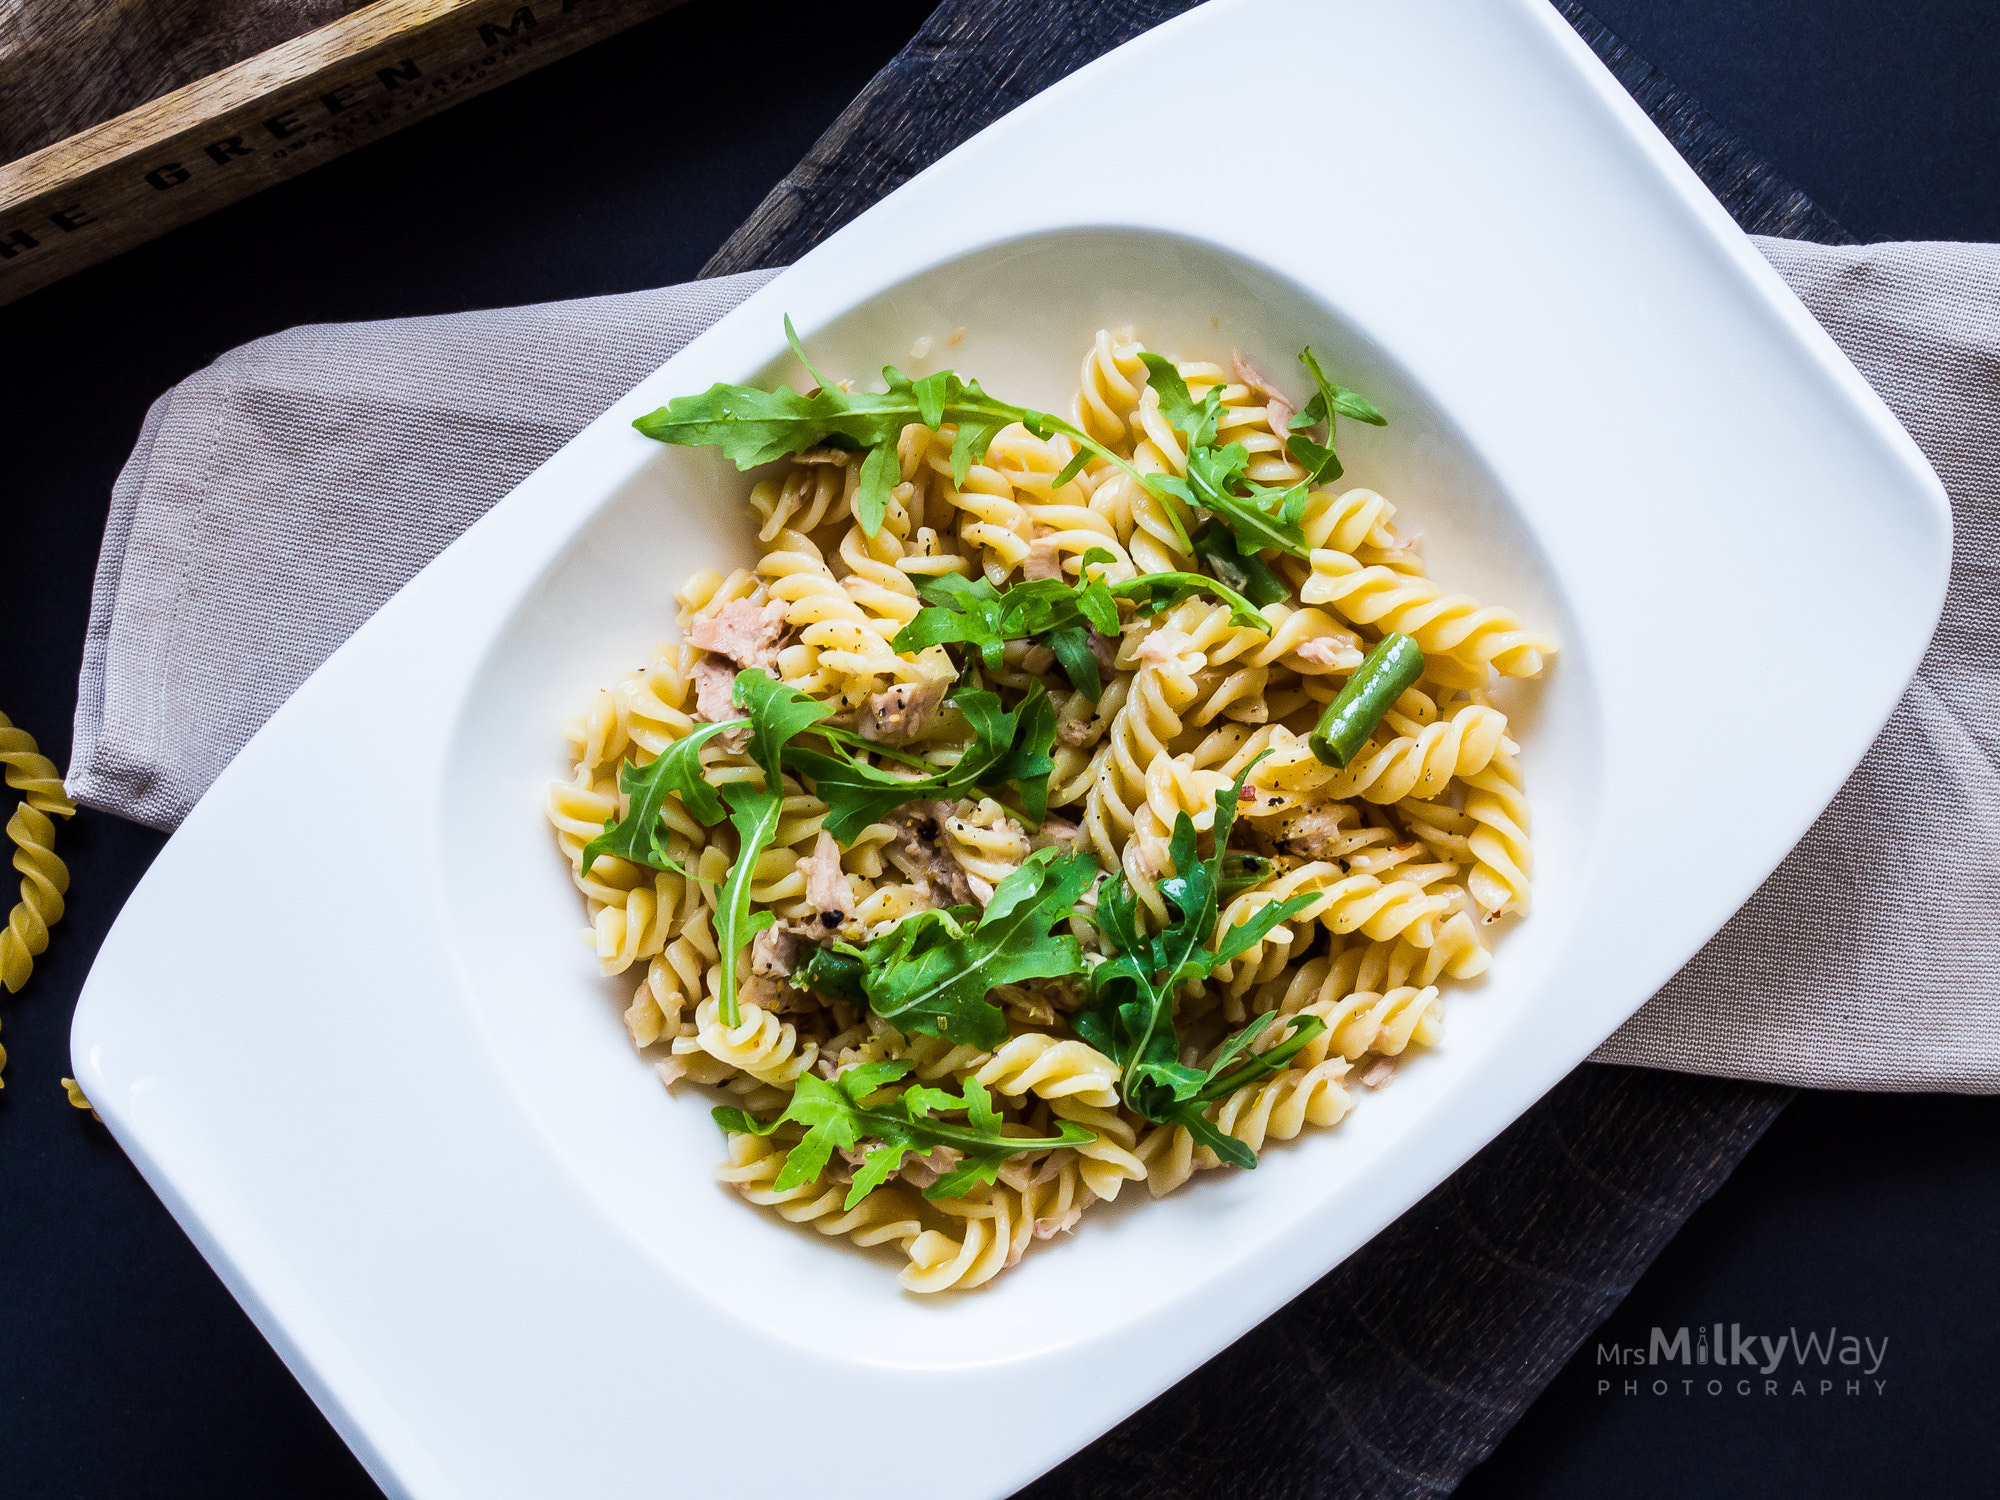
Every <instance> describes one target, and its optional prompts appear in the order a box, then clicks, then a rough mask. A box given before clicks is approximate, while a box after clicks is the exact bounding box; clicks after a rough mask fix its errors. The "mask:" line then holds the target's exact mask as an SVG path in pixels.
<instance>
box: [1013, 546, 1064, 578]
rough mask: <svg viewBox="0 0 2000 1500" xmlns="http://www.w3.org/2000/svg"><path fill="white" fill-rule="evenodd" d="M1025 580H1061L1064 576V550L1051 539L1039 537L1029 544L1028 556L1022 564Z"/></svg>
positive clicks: (1022, 574)
mask: <svg viewBox="0 0 2000 1500" xmlns="http://www.w3.org/2000/svg"><path fill="white" fill-rule="evenodd" d="M1021 576H1022V577H1023V578H1060V577H1062V576H1063V565H1062V549H1060V548H1059V547H1057V546H1056V544H1055V541H1054V539H1053V538H1051V537H1045V536H1038V537H1036V538H1035V539H1034V540H1033V541H1032V542H1030V543H1028V556H1027V558H1026V559H1025V560H1024V561H1023V562H1022V564H1021Z"/></svg>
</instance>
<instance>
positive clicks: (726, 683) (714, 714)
mask: <svg viewBox="0 0 2000 1500" xmlns="http://www.w3.org/2000/svg"><path fill="white" fill-rule="evenodd" d="M735 692H736V668H734V667H732V666H730V665H729V664H728V663H726V662H719V661H717V660H715V658H713V657H710V656H704V657H703V658H702V659H701V660H700V661H698V662H696V663H695V664H694V713H695V717H696V718H698V719H706V720H707V721H708V722H709V723H711V724H726V723H728V722H729V720H731V719H737V718H741V717H742V715H741V714H740V713H739V712H738V711H737V708H736V699H735Z"/></svg>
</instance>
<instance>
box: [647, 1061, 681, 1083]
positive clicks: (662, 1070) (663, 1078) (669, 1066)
mask: <svg viewBox="0 0 2000 1500" xmlns="http://www.w3.org/2000/svg"><path fill="white" fill-rule="evenodd" d="M687 1070H688V1065H687V1064H686V1063H684V1062H682V1061H681V1060H680V1059H679V1058H678V1057H669V1058H667V1059H666V1060H665V1061H663V1062H656V1063H654V1064H653V1071H654V1072H655V1073H658V1074H659V1075H660V1082H662V1083H664V1084H665V1085H666V1086H667V1087H668V1088H672V1087H673V1086H674V1084H675V1083H676V1082H678V1081H679V1080H680V1078H681V1077H682V1075H683V1074H685V1073H686V1072H687Z"/></svg>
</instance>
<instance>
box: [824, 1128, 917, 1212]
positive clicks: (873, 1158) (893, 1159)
mask: <svg viewBox="0 0 2000 1500" xmlns="http://www.w3.org/2000/svg"><path fill="white" fill-rule="evenodd" d="M910 1149H911V1148H910V1146H909V1145H908V1144H907V1143H903V1142H898V1143H897V1144H894V1145H890V1144H888V1143H886V1142H885V1143H884V1144H882V1145H879V1146H874V1147H871V1148H870V1149H869V1152H868V1154H867V1155H866V1156H864V1157H862V1158H861V1165H860V1167H859V1168H857V1169H856V1171H855V1173H854V1181H853V1182H852V1183H850V1184H849V1186H848V1189H847V1197H846V1199H845V1200H844V1201H843V1203H842V1205H841V1206H842V1207H844V1208H854V1207H857V1206H858V1205H859V1204H860V1202H861V1200H862V1199H863V1198H866V1197H867V1196H868V1195H869V1194H870V1193H872V1192H874V1191H875V1189H877V1188H878V1187H880V1186H881V1185H882V1184H883V1183H885V1182H887V1181H888V1180H889V1179H890V1178H891V1177H893V1176H895V1174H896V1169H897V1168H898V1167H900V1166H902V1165H903V1158H904V1157H906V1156H908V1155H909V1154H910Z"/></svg>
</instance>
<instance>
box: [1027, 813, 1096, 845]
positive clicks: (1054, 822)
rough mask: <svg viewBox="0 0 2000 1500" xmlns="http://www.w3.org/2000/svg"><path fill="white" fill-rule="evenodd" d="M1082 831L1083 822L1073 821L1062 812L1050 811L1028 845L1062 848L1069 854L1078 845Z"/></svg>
mask: <svg viewBox="0 0 2000 1500" xmlns="http://www.w3.org/2000/svg"><path fill="white" fill-rule="evenodd" d="M1082 832H1083V825H1082V824H1080V823H1072V822H1071V821H1070V820H1069V819H1068V818H1065V817H1063V816H1062V815H1061V814H1060V813H1050V814H1049V815H1048V816H1047V817H1045V818H1043V819H1042V826H1041V827H1040V828H1037V829H1036V830H1035V832H1034V834H1033V836H1032V837H1030V838H1029V840H1028V845H1029V847H1030V848H1033V849H1049V848H1055V849H1060V850H1062V851H1063V852H1064V853H1065V854H1067V853H1068V852H1069V851H1070V850H1072V849H1074V848H1075V847H1076V840H1077V836H1078V835H1079V834H1081V833H1082Z"/></svg>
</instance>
